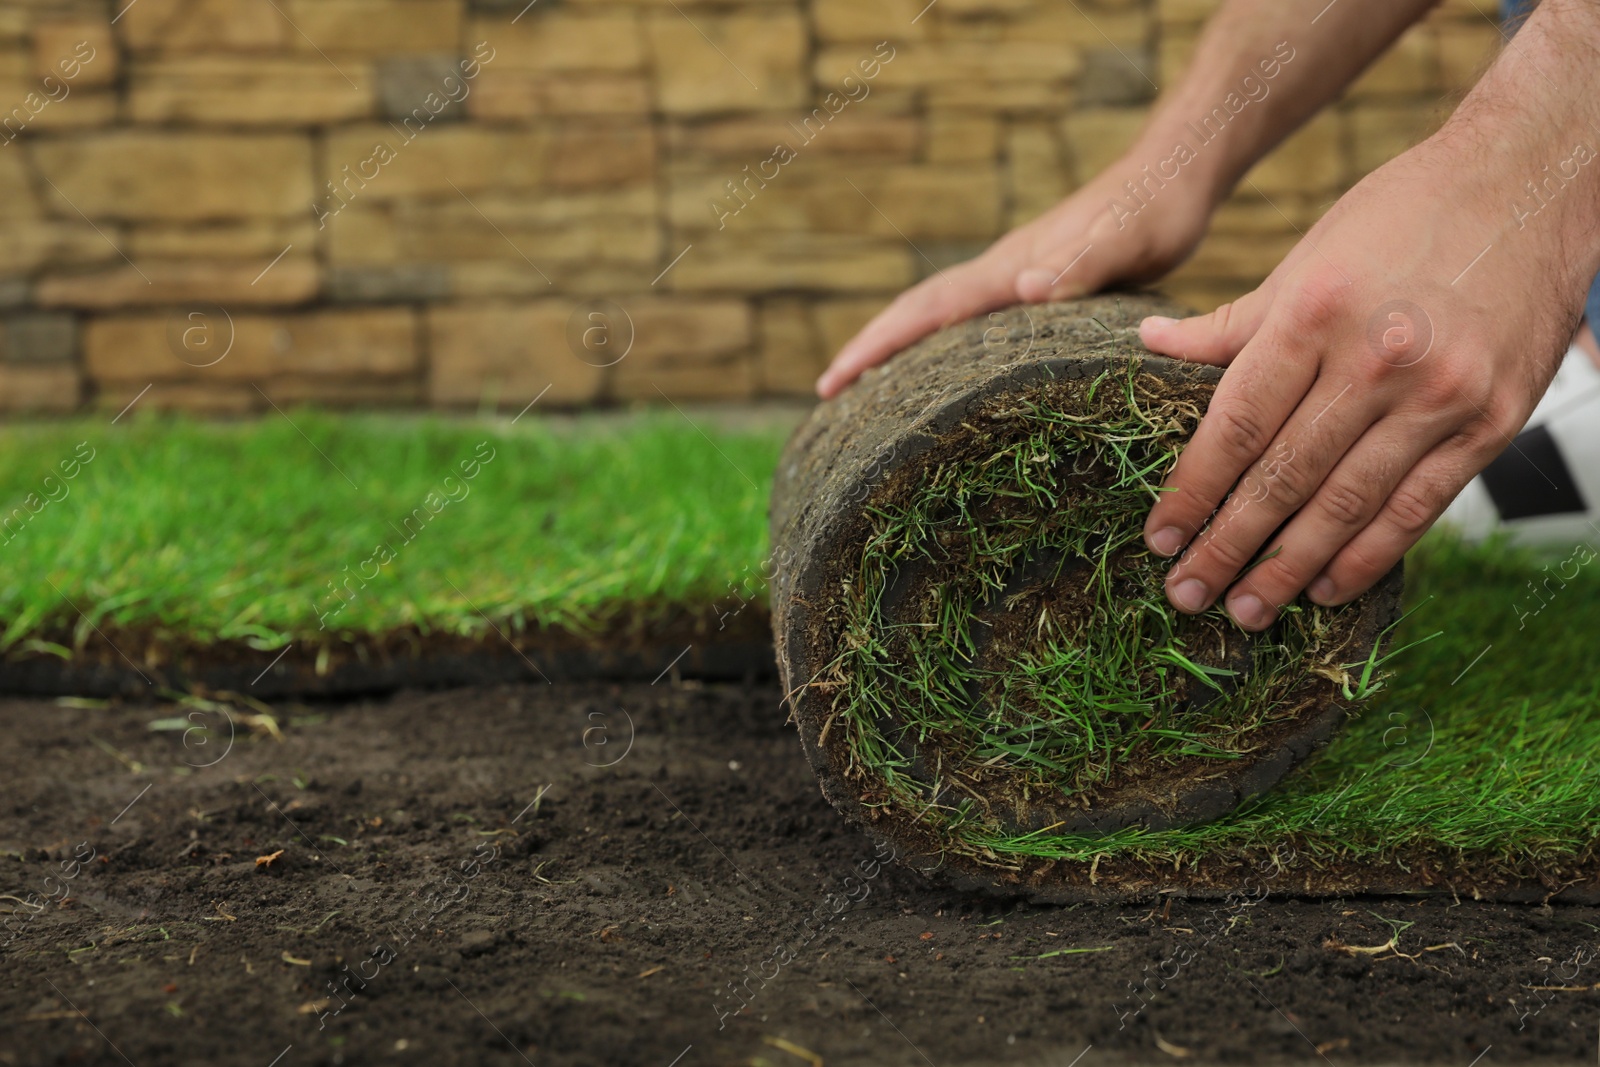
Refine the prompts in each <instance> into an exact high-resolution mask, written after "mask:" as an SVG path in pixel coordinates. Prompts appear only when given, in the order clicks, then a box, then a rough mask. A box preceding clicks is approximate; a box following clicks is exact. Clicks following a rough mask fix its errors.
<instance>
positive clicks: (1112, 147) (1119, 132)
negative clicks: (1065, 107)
mask: <svg viewBox="0 0 1600 1067" xmlns="http://www.w3.org/2000/svg"><path fill="white" fill-rule="evenodd" d="M1144 120H1145V112H1144V110H1143V109H1142V108H1086V109H1085V110H1083V111H1078V112H1074V113H1073V114H1070V115H1068V116H1067V117H1066V118H1065V119H1063V120H1062V121H1061V132H1062V134H1063V135H1064V137H1065V140H1066V144H1067V151H1068V153H1069V154H1070V156H1071V159H1072V166H1073V171H1074V176H1075V177H1076V179H1077V182H1076V184H1078V185H1082V184H1084V183H1085V182H1087V181H1088V180H1089V179H1090V178H1093V177H1094V176H1095V175H1096V174H1099V173H1100V172H1101V171H1103V170H1105V169H1106V168H1107V167H1109V166H1110V165H1111V164H1112V163H1115V162H1116V161H1117V160H1118V159H1120V158H1121V157H1122V156H1123V155H1124V154H1125V153H1126V152H1127V151H1128V150H1129V149H1130V148H1131V147H1132V146H1133V142H1134V140H1135V138H1137V137H1138V136H1139V131H1140V130H1141V129H1143V128H1144Z"/></svg>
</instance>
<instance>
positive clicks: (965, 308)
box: [817, 145, 1214, 397]
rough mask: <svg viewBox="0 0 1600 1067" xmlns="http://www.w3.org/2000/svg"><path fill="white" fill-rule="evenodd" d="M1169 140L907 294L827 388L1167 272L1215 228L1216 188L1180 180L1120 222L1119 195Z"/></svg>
mask: <svg viewBox="0 0 1600 1067" xmlns="http://www.w3.org/2000/svg"><path fill="white" fill-rule="evenodd" d="M1170 151H1171V147H1170V146H1167V145H1163V146H1162V149H1161V150H1160V151H1158V150H1157V149H1155V148H1153V147H1152V148H1150V149H1149V150H1148V151H1147V152H1144V153H1143V154H1139V153H1138V152H1137V151H1136V152H1134V153H1130V154H1129V155H1128V156H1126V157H1124V159H1123V161H1122V162H1120V163H1118V164H1115V165H1113V166H1111V167H1110V168H1108V169H1107V170H1105V171H1104V172H1102V173H1101V174H1100V175H1099V176H1098V177H1097V178H1095V179H1094V180H1093V181H1091V182H1089V184H1087V185H1085V186H1084V187H1083V188H1081V189H1079V190H1078V191H1077V192H1076V193H1074V194H1072V195H1071V196H1070V197H1068V198H1067V199H1066V200H1063V201H1062V202H1061V203H1060V204H1058V205H1056V207H1054V208H1052V209H1051V210H1050V211H1048V212H1047V213H1045V214H1044V215H1041V216H1040V217H1039V218H1037V219H1034V220H1033V221H1032V222H1030V223H1028V224H1027V225H1025V226H1019V227H1018V228H1017V229H1015V230H1012V231H1011V232H1010V233H1009V234H1007V235H1006V236H1004V237H1002V238H1001V239H1000V240H998V241H996V242H995V243H994V245H992V246H991V247H990V248H989V249H988V250H987V251H985V252H984V253H983V254H982V255H981V256H979V257H977V258H976V259H973V260H969V261H967V262H966V263H963V264H961V265H960V266H957V267H952V268H951V269H949V270H947V271H944V272H943V273H941V274H935V275H933V276H932V277H929V278H927V279H926V280H924V281H923V282H922V283H921V284H919V285H916V286H914V287H913V288H911V289H908V290H906V291H905V292H904V293H901V294H900V296H899V298H897V299H896V300H895V301H894V303H892V304H890V305H889V306H888V307H887V308H885V309H884V310H883V311H882V312H880V313H879V314H878V315H877V317H876V318H874V319H873V320H872V321H871V322H869V323H867V325H866V326H865V327H864V328H862V330H861V332H860V333H858V334H856V335H855V337H854V338H852V339H851V340H850V342H849V343H848V344H846V345H845V346H844V348H842V349H840V350H839V354H838V355H836V356H834V358H833V362H832V363H831V364H830V365H829V366H828V369H827V371H825V372H824V373H823V375H822V377H821V378H820V379H819V380H818V381H817V392H818V393H819V394H820V395H822V396H824V397H830V396H833V395H835V394H836V393H838V392H839V391H840V390H842V389H843V388H844V387H845V386H847V385H849V384H850V383H851V382H853V381H855V380H856V378H857V377H859V376H860V374H861V372H862V371H864V370H866V369H867V368H868V367H875V366H877V365H878V364H879V363H882V362H884V361H885V360H887V359H888V358H889V357H890V356H892V355H894V354H895V353H896V352H898V351H900V350H901V349H902V348H905V347H906V346H907V345H909V344H910V343H912V342H913V341H916V340H917V339H919V338H921V337H924V336H926V335H927V334H930V333H932V332H933V331H934V330H937V329H939V328H940V327H941V326H944V325H946V324H948V323H952V322H959V321H960V320H962V319H966V318H970V317H971V316H973V315H979V314H982V313H983V312H985V311H992V310H994V309H995V308H1002V307H1009V306H1011V305H1012V304H1015V303H1017V302H1019V301H1021V302H1023V303H1039V302H1042V301H1045V300H1068V299H1071V298H1073V297H1077V296H1083V295H1085V294H1088V293H1092V292H1095V291H1097V290H1099V289H1103V288H1105V287H1106V286H1109V285H1115V284H1118V283H1134V282H1141V281H1148V280H1151V279H1154V278H1158V277H1160V276H1161V275H1163V274H1165V273H1166V272H1167V271H1169V270H1171V269H1172V268H1173V267H1175V266H1177V265H1178V264H1179V263H1181V262H1182V261H1183V260H1184V259H1185V258H1187V257H1188V255H1189V253H1190V252H1192V251H1193V250H1194V246H1195V245H1196V244H1198V243H1199V242H1200V238H1201V237H1202V236H1204V234H1205V228H1206V223H1207V221H1208V219H1209V218H1210V214H1211V210H1212V207H1213V206H1214V205H1213V204H1212V202H1211V199H1210V198H1211V196H1212V193H1213V190H1212V189H1211V187H1210V186H1208V185H1207V184H1206V183H1204V182H1203V181H1202V180H1200V179H1199V178H1198V177H1197V178H1194V179H1191V180H1189V181H1180V182H1172V183H1170V185H1169V186H1168V187H1167V188H1165V189H1163V190H1161V193H1160V195H1159V196H1157V197H1156V198H1155V199H1153V200H1152V201H1151V202H1150V203H1149V204H1148V205H1146V206H1145V207H1144V208H1143V209H1141V210H1140V211H1139V213H1138V214H1137V215H1136V216H1135V217H1133V218H1131V219H1129V218H1123V219H1122V220H1121V221H1120V224H1119V220H1118V219H1117V218H1115V217H1114V215H1113V212H1112V211H1111V208H1110V204H1111V201H1112V200H1113V199H1114V198H1118V197H1121V198H1123V199H1126V194H1125V193H1124V192H1123V183H1124V182H1126V181H1130V180H1134V179H1137V178H1139V177H1141V175H1140V167H1141V166H1144V165H1147V164H1149V163H1150V162H1152V161H1154V160H1158V159H1160V158H1162V157H1163V156H1165V155H1166V154H1168V153H1170Z"/></svg>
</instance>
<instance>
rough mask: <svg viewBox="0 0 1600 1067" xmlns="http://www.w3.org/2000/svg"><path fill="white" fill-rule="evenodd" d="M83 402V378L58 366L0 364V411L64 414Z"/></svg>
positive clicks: (70, 370)
mask: <svg viewBox="0 0 1600 1067" xmlns="http://www.w3.org/2000/svg"><path fill="white" fill-rule="evenodd" d="M82 400H83V375H82V373H81V372H79V370H78V368H77V367H75V366H70V365H66V364H60V363H54V364H52V363H5V362H0V411H4V412H6V413H7V414H22V413H29V414H45V413H49V414H64V413H66V412H69V411H75V410H76V409H77V408H78V406H79V404H80V403H82Z"/></svg>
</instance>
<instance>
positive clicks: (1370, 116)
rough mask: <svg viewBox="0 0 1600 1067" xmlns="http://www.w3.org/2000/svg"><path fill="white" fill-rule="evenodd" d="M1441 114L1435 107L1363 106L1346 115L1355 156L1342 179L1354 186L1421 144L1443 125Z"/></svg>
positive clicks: (1403, 105)
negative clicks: (1409, 149) (1401, 154)
mask: <svg viewBox="0 0 1600 1067" xmlns="http://www.w3.org/2000/svg"><path fill="white" fill-rule="evenodd" d="M1444 119H1445V113H1444V111H1443V110H1442V109H1441V108H1439V107H1437V106H1436V105H1432V104H1426V103H1413V104H1394V105H1386V104H1364V105H1362V106H1360V107H1357V108H1354V109H1352V110H1351V111H1350V114H1349V116H1348V121H1349V122H1350V133H1351V138H1350V140H1351V143H1352V144H1353V145H1354V146H1355V152H1354V154H1353V155H1352V157H1351V160H1350V170H1349V171H1348V172H1347V173H1346V174H1345V175H1344V180H1345V183H1346V184H1347V185H1354V184H1355V183H1356V182H1358V181H1360V180H1361V179H1362V178H1363V177H1364V176H1365V175H1367V174H1368V173H1370V172H1372V171H1374V170H1377V169H1378V168H1379V167H1381V166H1383V165H1384V164H1385V163H1387V162H1389V160H1391V159H1393V158H1394V157H1395V156H1398V155H1399V154H1400V153H1402V152H1404V151H1405V150H1406V149H1408V148H1411V147H1412V146H1413V145H1415V144H1417V143H1418V142H1420V141H1422V140H1424V139H1425V138H1427V137H1428V136H1430V135H1431V134H1432V133H1433V132H1434V131H1435V130H1437V129H1438V128H1439V126H1440V125H1441V124H1443V122H1444Z"/></svg>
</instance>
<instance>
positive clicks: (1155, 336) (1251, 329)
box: [1139, 289, 1270, 367]
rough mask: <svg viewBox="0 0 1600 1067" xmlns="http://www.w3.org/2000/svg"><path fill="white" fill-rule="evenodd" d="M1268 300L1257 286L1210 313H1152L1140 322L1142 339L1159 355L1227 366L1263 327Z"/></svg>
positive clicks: (1140, 338) (1145, 344)
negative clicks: (1189, 315)
mask: <svg viewBox="0 0 1600 1067" xmlns="http://www.w3.org/2000/svg"><path fill="white" fill-rule="evenodd" d="M1269 303H1270V301H1269V300H1268V299H1267V296H1266V294H1264V293H1263V292H1262V291H1261V290H1260V289H1257V290H1256V291H1255V292H1253V293H1248V294H1246V295H1245V296H1242V297H1240V298H1239V299H1238V300H1235V301H1234V302H1233V303H1231V304H1223V305H1222V306H1221V307H1219V308H1217V310H1215V311H1213V312H1212V313H1211V314H1209V315H1195V316H1194V317H1192V318H1187V319H1169V318H1166V317H1165V316H1162V315H1152V316H1151V317H1150V318H1147V319H1145V320H1144V321H1143V322H1141V323H1140V324H1139V340H1141V341H1143V342H1144V346H1145V347H1146V348H1148V349H1149V350H1150V351H1152V352H1154V353H1156V354H1157V355H1159V356H1171V357H1172V358H1173V359H1186V360H1190V361H1192V362H1195V363H1211V364H1214V365H1216V366H1219V367H1225V366H1227V365H1228V364H1229V363H1232V362H1233V359H1234V357H1235V356H1237V355H1238V354H1239V353H1240V351H1242V350H1243V349H1244V346H1245V345H1246V344H1248V343H1249V342H1250V338H1252V337H1254V336H1255V335H1256V332H1257V331H1258V330H1260V329H1261V323H1262V322H1263V321H1264V320H1265V318H1266V314H1267V308H1268V306H1269Z"/></svg>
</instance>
